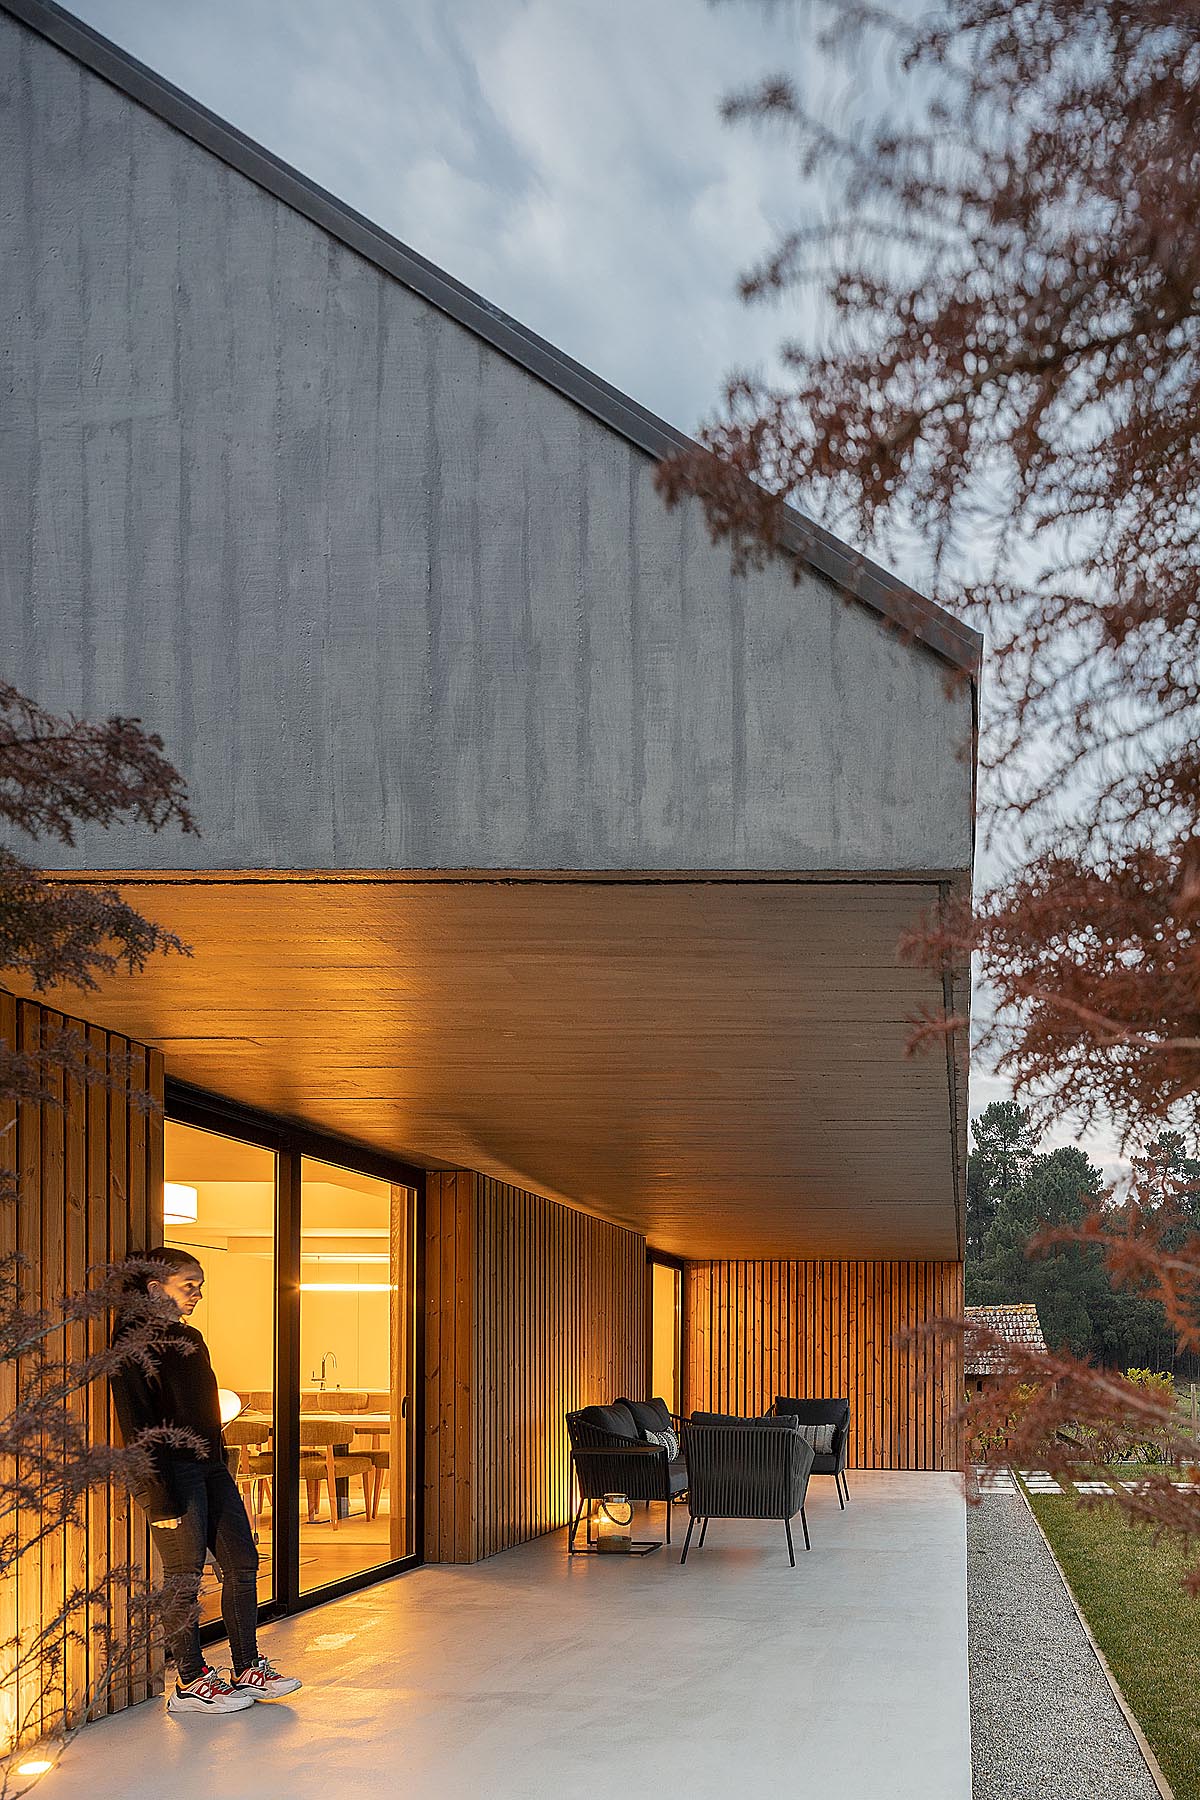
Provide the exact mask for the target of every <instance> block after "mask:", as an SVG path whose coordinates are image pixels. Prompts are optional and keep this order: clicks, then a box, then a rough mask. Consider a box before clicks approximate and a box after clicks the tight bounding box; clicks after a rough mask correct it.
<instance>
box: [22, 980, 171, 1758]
mask: <svg viewBox="0 0 1200 1800" xmlns="http://www.w3.org/2000/svg"><path fill="white" fill-rule="evenodd" d="M64 1028H67V1029H70V1030H72V1031H75V1032H78V1033H79V1034H80V1035H81V1037H82V1038H83V1039H84V1042H85V1043H86V1046H87V1053H88V1057H89V1060H90V1061H91V1063H92V1064H93V1066H94V1067H95V1068H96V1069H97V1071H98V1072H101V1073H103V1072H107V1071H109V1070H110V1069H112V1068H114V1067H123V1068H124V1069H125V1070H126V1073H125V1075H124V1077H123V1080H122V1086H121V1089H120V1091H119V1092H115V1093H110V1092H108V1091H107V1090H106V1089H105V1088H103V1087H99V1086H90V1085H85V1084H84V1083H83V1082H81V1081H79V1080H78V1079H75V1078H73V1077H72V1078H69V1079H65V1078H64V1076H63V1075H62V1073H61V1072H58V1073H53V1074H51V1076H50V1080H49V1085H50V1087H51V1089H52V1091H53V1092H54V1093H55V1094H56V1097H61V1099H62V1101H63V1105H62V1106H54V1105H51V1104H48V1103H40V1104H39V1103H34V1102H23V1103H22V1104H21V1105H20V1106H19V1107H18V1108H17V1109H16V1118H15V1122H13V1120H12V1109H11V1108H10V1109H9V1113H8V1116H7V1117H6V1118H4V1119H3V1120H0V1125H7V1124H10V1123H13V1129H11V1130H9V1131H7V1132H4V1133H3V1135H2V1136H0V1157H3V1158H5V1159H6V1166H7V1167H9V1168H15V1170H16V1172H17V1176H18V1184H19V1185H18V1197H17V1204H16V1206H15V1207H12V1206H0V1251H2V1252H9V1251H12V1250H18V1251H20V1252H21V1254H22V1255H23V1256H24V1257H25V1258H26V1262H27V1267H26V1269H25V1271H24V1277H23V1279H24V1282H25V1286H26V1293H27V1295H28V1298H29V1301H30V1303H31V1304H33V1305H35V1306H47V1307H51V1308H52V1307H53V1306H54V1305H55V1303H56V1301H57V1300H58V1298H59V1296H60V1295H61V1294H62V1293H63V1292H64V1291H73V1290H79V1289H81V1288H83V1287H84V1286H86V1284H87V1279H88V1271H89V1269H92V1268H94V1267H96V1266H98V1265H101V1264H103V1263H105V1262H108V1261H111V1260H114V1259H116V1258H118V1257H121V1256H123V1255H125V1254H126V1253H127V1252H128V1251H130V1250H136V1249H144V1248H148V1247H149V1246H150V1245H151V1244H155V1243H160V1242H161V1241H162V1227H161V1206H160V1204H159V1203H158V1202H159V1200H160V1197H161V1188H162V1166H163V1165H162V1157H163V1130H162V1096H163V1063H162V1057H161V1055H160V1054H159V1053H158V1052H157V1051H153V1050H148V1049H146V1048H145V1046H143V1045H141V1044H135V1043H133V1042H132V1041H131V1040H129V1039H127V1038H122V1037H117V1036H115V1035H113V1034H111V1033H109V1032H105V1031H102V1030H100V1029H99V1028H98V1027H95V1026H86V1025H83V1024H81V1023H80V1022H79V1021H78V1020H75V1019H69V1018H65V1017H64V1016H63V1015H62V1014H60V1013H56V1012H53V1011H51V1010H50V1009H49V1008H47V1007H43V1006H39V1005H36V1004H35V1003H33V1002H30V1001H18V1000H16V999H14V998H13V996H12V995H10V994H7V993H0V1040H2V1041H3V1042H4V1043H6V1044H8V1045H10V1046H12V1047H14V1048H16V1049H18V1050H21V1051H26V1052H32V1053H35V1054H36V1052H37V1050H38V1048H39V1046H40V1045H41V1044H42V1043H43V1042H44V1041H45V1040H46V1039H47V1037H49V1036H50V1035H51V1034H53V1033H54V1032H56V1031H59V1030H62V1029H64ZM139 1092H140V1093H142V1094H145V1095H148V1096H149V1097H150V1101H151V1103H152V1105H154V1106H155V1107H156V1108H157V1110H156V1111H154V1112H151V1113H147V1112H146V1111H145V1110H144V1109H143V1107H142V1106H141V1105H139V1103H138V1100H137V1094H138V1093H139ZM88 1329H91V1330H92V1331H93V1332H95V1333H101V1332H103V1331H104V1330H105V1329H106V1327H105V1326H104V1325H102V1324H99V1323H96V1324H93V1325H92V1326H91V1327H90V1328H89V1327H85V1326H84V1325H81V1324H80V1325H73V1326H72V1327H70V1333H69V1338H70V1341H69V1342H68V1341H67V1337H68V1333H67V1332H66V1331H63V1332H61V1333H60V1334H59V1342H60V1343H61V1347H62V1352H63V1355H64V1357H66V1356H68V1355H78V1354H80V1353H81V1352H82V1350H83V1349H84V1347H85V1332H86V1331H87V1330H88ZM96 1341H97V1343H98V1342H99V1339H98V1338H97V1340H96ZM0 1379H3V1381H4V1382H5V1386H4V1390H3V1392H0V1410H4V1411H8V1410H10V1409H11V1406H12V1403H13V1401H14V1399H15V1398H16V1389H17V1386H18V1384H19V1380H20V1373H19V1371H17V1373H16V1378H15V1379H14V1376H13V1372H12V1371H11V1370H6V1371H4V1373H3V1376H2V1377H0ZM71 1406H72V1408H73V1410H74V1412H75V1414H76V1416H86V1417H87V1419H88V1421H89V1424H90V1427H91V1431H92V1435H93V1438H94V1440H95V1441H99V1442H112V1441H119V1438H117V1437H116V1435H115V1421H114V1420H113V1418H112V1413H111V1403H110V1400H109V1396H108V1392H107V1389H106V1387H104V1386H102V1385H101V1384H93V1386H92V1388H91V1389H90V1390H89V1391H88V1392H87V1393H86V1394H80V1395H78V1396H77V1397H75V1398H74V1399H72V1401H71ZM34 1523H35V1520H33V1519H30V1520H28V1521H24V1520H19V1521H18V1528H19V1529H21V1528H24V1529H25V1530H26V1532H27V1533H28V1532H30V1531H31V1530H32V1527H33V1525H34ZM120 1565H126V1566H129V1567H132V1568H133V1569H134V1570H135V1571H136V1572H137V1574H138V1576H139V1577H141V1576H144V1575H145V1574H146V1573H147V1571H148V1570H149V1568H150V1545H149V1532H148V1528H147V1526H146V1525H145V1523H144V1521H143V1520H142V1518H141V1515H140V1514H139V1513H137V1511H136V1509H135V1508H133V1507H132V1506H131V1505H130V1502H129V1500H128V1498H127V1496H126V1495H125V1493H124V1491H123V1490H120V1489H117V1490H114V1491H112V1492H109V1491H107V1490H93V1491H92V1492H91V1493H90V1494H89V1495H88V1496H87V1498H86V1500H85V1502H84V1503H83V1505H82V1506H81V1509H80V1514H79V1518H78V1521H77V1523H75V1524H72V1525H69V1526H67V1527H66V1528H65V1529H63V1530H60V1531H58V1532H55V1533H54V1534H53V1535H52V1536H50V1537H49V1538H48V1539H46V1541H45V1542H44V1543H43V1544H42V1545H41V1546H38V1547H37V1548H34V1549H32V1550H31V1551H30V1553H29V1554H28V1555H27V1556H24V1557H22V1558H21V1559H20V1561H19V1564H18V1570H17V1579H16V1580H15V1581H14V1582H8V1583H5V1584H3V1586H2V1587H0V1640H7V1639H10V1638H12V1637H14V1636H16V1635H17V1634H22V1635H26V1636H27V1635H28V1634H29V1633H30V1632H32V1631H34V1630H36V1628H37V1626H38V1623H39V1621H40V1620H41V1619H43V1618H48V1617H51V1616H52V1615H53V1613H54V1612H55V1611H56V1610H57V1609H58V1608H59V1607H61V1606H62V1605H63V1603H64V1600H65V1599H66V1598H67V1597H68V1596H69V1595H70V1594H71V1593H73V1592H75V1591H76V1590H77V1589H81V1588H96V1587H99V1588H102V1589H103V1588H105V1587H106V1586H107V1580H108V1574H109V1571H110V1570H111V1569H112V1568H115V1567H118V1566H120ZM112 1597H113V1600H114V1611H113V1617H114V1621H115V1622H116V1624H117V1625H118V1627H119V1626H120V1624H121V1620H122V1617H123V1612H122V1608H121V1604H120V1589H119V1588H116V1587H114V1589H113V1590H112ZM79 1624H80V1626H81V1628H82V1629H81V1636H82V1638H83V1639H84V1640H85V1641H82V1642H79V1643H72V1644H70V1645H69V1646H68V1649H67V1654H66V1659H65V1662H64V1666H63V1669H62V1672H61V1675H60V1677H59V1678H58V1680H57V1681H56V1682H55V1685H54V1687H53V1689H51V1690H50V1691H43V1692H41V1693H39V1691H38V1689H39V1683H38V1681H37V1679H36V1671H35V1670H34V1669H33V1667H32V1666H31V1664H30V1662H29V1660H28V1659H26V1661H25V1662H23V1663H22V1664H20V1665H19V1669H18V1677H17V1692H16V1693H15V1694H14V1693H12V1692H9V1693H5V1694H0V1742H4V1741H11V1734H12V1732H13V1726H14V1722H15V1720H17V1719H18V1718H22V1719H24V1720H25V1721H26V1729H25V1730H24V1732H23V1734H22V1735H23V1737H25V1738H28V1739H30V1740H32V1739H35V1738H37V1737H38V1736H39V1735H40V1734H41V1733H42V1732H43V1731H45V1730H50V1729H52V1728H54V1727H55V1726H57V1725H60V1724H61V1722H62V1718H63V1713H64V1709H66V1710H68V1711H73V1710H74V1709H75V1707H76V1706H77V1704H78V1701H79V1697H80V1696H81V1695H83V1694H85V1693H86V1691H87V1690H88V1688H89V1686H90V1685H91V1684H92V1683H93V1682H94V1681H95V1679H96V1677H97V1674H98V1672H99V1668H98V1665H99V1656H98V1650H97V1647H96V1646H95V1645H93V1643H92V1640H91V1637H90V1632H89V1631H88V1627H89V1626H90V1624H91V1620H89V1619H87V1618H86V1617H85V1616H84V1615H83V1614H82V1613H81V1614H80V1617H79ZM161 1688H162V1671H161V1661H160V1659H158V1658H156V1657H152V1656H151V1655H150V1654H149V1653H148V1652H147V1651H146V1650H145V1649H144V1648H143V1649H142V1650H141V1651H139V1652H138V1653H137V1654H135V1655H128V1656H126V1657H125V1658H124V1659H123V1660H122V1661H121V1662H120V1663H119V1664H118V1665H117V1667H116V1668H115V1670H114V1671H113V1676H112V1682H111V1686H110V1689H109V1692H108V1694H107V1696H106V1697H105V1698H104V1699H103V1700H102V1701H101V1703H100V1705H99V1707H98V1708H96V1709H94V1710H96V1711H98V1712H106V1711H107V1712H117V1711H119V1710H120V1709H121V1708H122V1707H124V1706H127V1705H130V1704H131V1703H132V1702H134V1701H137V1700H142V1699H145V1698H146V1697H147V1695H149V1694H151V1693H154V1692H159V1691H161Z"/></svg>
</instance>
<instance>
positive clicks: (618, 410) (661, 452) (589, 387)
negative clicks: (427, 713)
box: [0, 0, 983, 682]
mask: <svg viewBox="0 0 1200 1800" xmlns="http://www.w3.org/2000/svg"><path fill="white" fill-rule="evenodd" d="M0 10H3V11H4V12H6V13H9V14H10V15H11V16H12V17H13V18H15V19H17V20H19V21H20V22H21V23H22V24H23V25H26V26H28V27H29V28H30V29H31V30H33V31H36V32H38V33H39V34H40V35H41V36H42V37H44V38H46V39H47V40H48V41H49V42H50V43H52V44H54V45H55V46H56V47H57V48H58V49H60V50H62V51H64V52H65V53H66V54H67V55H69V56H72V57H74V58H75V59H76V61H78V62H80V63H81V64H83V66H84V67H85V68H88V69H90V70H91V71H92V73H93V74H95V75H98V76H99V77H100V78H101V79H102V80H104V81H107V82H108V83H109V84H110V85H111V86H113V87H115V88H117V89H119V90H120V91H121V92H122V93H124V94H126V95H128V96H129V98H130V99H132V100H135V101H137V103H138V104H139V105H141V106H144V107H145V108H146V109H147V111H149V112H152V113H154V114H155V115H156V116H157V117H158V118H160V119H162V120H163V121H164V123H166V124H168V125H170V126H172V127H173V128H174V129H175V130H177V131H179V132H181V133H182V134H183V135H184V136H186V137H189V138H191V139H192V141H193V142H194V143H197V144H199V145H201V146H202V147H203V148H204V149H206V150H208V151H210V152H211V153H212V154H213V155H214V156H216V157H219V158H220V159H221V161H223V162H225V163H227V164H228V165H229V167H231V168H233V169H236V170H237V171H238V172H239V173H240V174H242V175H244V176H245V177H246V178H247V179H248V180H250V181H253V182H254V183H256V185H258V186H259V187H261V188H263V189H264V190H265V191H266V192H268V193H270V194H272V195H274V197H275V198H276V199H278V200H279V201H281V202H282V203H283V204H284V205H286V206H289V207H291V208H292V209H293V210H294V211H296V212H299V213H301V214H303V215H304V216H305V217H306V218H308V219H310V220H311V221H312V222H313V223H314V224H315V225H317V226H319V227H320V228H321V229H322V230H324V231H326V232H328V233H329V234H330V235H331V236H333V237H335V238H337V239H338V240H339V241H340V242H341V243H343V244H345V245H346V246H347V247H348V248H349V249H351V250H353V251H355V252H356V253H357V254H358V255H360V256H362V257H365V258H366V259H367V260H368V261H370V262H372V263H374V264H375V265H376V266H377V267H378V268H380V269H382V270H383V271H384V272H385V273H386V274H388V275H391V276H392V277H393V278H394V279H395V280H397V281H400V282H402V283H403V284H404V285H405V286H406V287H408V288H410V289H412V291H413V292H415V293H417V294H420V295H421V296H422V298H423V299H425V300H427V301H428V302H429V303H430V305H432V306H436V307H437V308H438V309H439V310H440V311H442V312H444V313H446V314H447V315H448V316H449V317H451V318H453V319H455V320H456V321H457V322H458V323H459V324H460V325H463V326H464V327H466V329H467V330H469V331H471V332H473V333H474V334H475V335H476V336H477V337H480V338H482V339H483V340H484V341H485V342H486V343H489V344H491V345H492V347H493V348H494V349H496V350H498V351H500V352H501V353H502V354H503V355H505V356H507V357H509V358H510V359H511V360H512V361H514V362H516V363H518V364H519V365H520V366H521V367H522V368H524V369H526V370H527V371H528V372H529V373H530V374H531V375H533V376H535V377H536V378H537V379H538V380H539V381H543V382H545V383H546V384H547V385H548V386H550V387H552V388H554V389H556V390H557V391H558V392H559V393H561V394H562V395H563V396H564V397H565V398H566V399H568V400H570V401H572V402H573V403H574V404H575V405H576V406H579V407H581V408H582V409H583V410H584V411H586V412H589V413H591V414H592V416H593V417H594V418H596V419H598V420H600V421H601V422H602V423H603V424H605V425H607V426H608V427H609V428H610V429H611V430H613V431H616V432H618V433H619V434H620V435H621V436H623V437H624V438H626V439H627V440H628V441H629V442H630V443H632V444H635V445H636V446H637V447H638V448H640V449H641V450H643V451H645V452H646V453H647V455H649V456H651V457H654V458H656V459H662V458H665V457H667V456H671V455H674V454H675V453H676V452H677V451H679V450H682V449H686V448H689V447H690V446H691V445H692V440H691V439H690V438H689V437H688V436H687V435H686V433H684V432H682V431H679V430H677V429H676V428H675V427H674V426H672V425H669V424H667V423H666V421H665V420H663V419H660V418H658V417H657V416H656V415H655V414H654V413H652V412H650V411H649V410H648V409H647V408H646V407H644V406H640V405H639V404H638V402H637V401H636V400H632V399H630V398H629V396H628V395H626V394H623V393H621V392H620V390H619V389H617V388H615V387H612V386H611V385H610V384H609V383H608V382H606V381H604V380H602V379H601V377H600V376H598V375H594V374H593V373H592V372H591V371H590V370H589V369H586V368H584V366H583V365H582V364H581V363H577V362H575V361H574V360H573V358H571V357H569V356H567V355H566V354H565V353H564V352H563V351H561V350H558V349H556V348H555V347H554V345H553V344H550V343H548V342H547V341H546V340H545V339H544V338H541V337H539V336H538V335H537V334H536V333H535V332H532V331H529V330H528V329H527V328H526V327H525V326H523V325H521V324H519V323H518V322H517V321H516V320H515V319H511V318H510V317H509V316H508V315H507V314H506V313H504V312H502V311H501V310H500V308H499V307H496V306H493V305H491V304H490V302H488V301H487V300H485V299H483V298H482V297H481V296H480V295H478V294H476V293H474V292H473V291H472V290H471V289H470V288H468V287H465V286H464V285H463V284H462V282H460V281H456V280H455V278H454V277H453V276H452V275H449V274H447V273H446V272H445V270H443V269H439V268H438V267H437V266H436V264H434V263H431V262H429V261H428V260H427V259H426V258H425V257H423V256H420V255H419V254H418V253H417V252H416V251H415V250H411V249H409V248H408V246H407V245H405V244H402V243H401V242H400V241H399V239H397V238H394V237H392V236H390V235H389V233H387V232H386V231H384V230H382V229H381V227H380V226H378V225H375V224H373V223H372V222H371V220H370V219H368V218H365V217H364V216H363V214H361V213H358V212H355V210H354V209H353V207H350V206H347V205H346V204H345V203H344V202H343V201H341V200H339V199H338V198H337V197H336V196H335V195H333V194H330V193H328V192H327V191H326V190H325V189H324V188H321V187H319V186H318V185H317V184H316V183H315V182H313V181H310V180H309V179H308V178H307V176H304V175H301V174H300V173H299V172H298V171H297V170H295V169H293V168H292V167H290V165H289V164H287V163H285V162H283V161H281V159H280V158H279V157H277V156H274V155H273V154H272V153H271V152H270V151H269V150H266V149H264V148H263V146H262V145H261V144H258V143H256V142H255V141H254V140H253V139H252V138H249V137H247V136H246V135H245V133H244V132H241V131H239V130H238V129H237V127H236V126H233V125H229V124H227V123H226V122H225V121H224V120H223V119H220V118H218V117H217V115H216V114H215V113H212V112H210V111H209V110H208V108H207V107H205V106H202V105H201V104H200V102H199V101H197V100H193V99H192V98H191V97H190V96H189V95H187V94H185V93H184V92H183V91H182V90H181V89H180V88H177V87H174V86H173V85H172V84H171V83H170V82H169V81H166V80H164V79H163V77H162V76H160V75H157V74H155V72H154V71H153V70H152V69H150V68H147V66H146V65H145V64H144V63H140V62H138V61H137V60H136V58H134V57H132V56H129V55H128V54H127V53H126V52H125V51H123V50H121V49H119V48H118V46H117V45H115V44H113V43H112V42H111V41H110V40H109V39H107V38H105V37H102V36H101V35H100V34H99V33H98V32H96V31H94V30H93V29H92V28H91V26H89V25H85V24H84V23H83V21H82V20H81V19H77V18H76V17H75V16H74V15H73V14H72V13H69V12H66V11H65V10H64V9H63V8H62V7H59V6H56V5H54V4H52V0H0ZM789 513H790V517H789V519H788V522H787V524H786V525H785V528H784V532H783V536H782V544H783V547H784V549H785V550H787V551H788V552H789V553H791V554H792V555H794V556H798V557H800V558H801V559H802V560H803V561H804V562H805V563H806V564H807V565H808V566H809V567H811V568H812V569H814V570H815V571H816V572H817V573H818V574H821V575H823V576H825V577H826V578H827V579H828V580H830V581H832V582H833V583H834V584H835V585H836V586H837V587H838V588H839V589H841V590H842V591H843V592H844V593H846V594H849V595H851V596H852V597H853V598H854V599H856V600H858V601H860V602H861V603H862V604H863V605H865V606H867V607H869V608H870V609H871V610H872V611H873V612H875V613H877V614H879V615H880V616H881V617H883V618H884V619H885V620H886V621H887V622H888V623H889V625H891V626H892V627H893V628H895V629H896V630H898V632H900V633H901V634H902V635H903V636H905V637H907V638H911V639H913V640H915V641H917V642H920V643H921V644H923V645H924V646H926V648H928V649H929V650H932V651H933V652H934V654H935V655H937V656H939V657H940V658H942V659H943V660H944V661H945V662H947V663H949V664H950V665H951V666H952V667H954V668H955V669H957V670H959V671H961V672H962V673H964V674H965V675H966V676H968V677H969V678H970V679H971V681H972V682H975V681H976V680H977V678H978V674H979V669H980V665H981V660H982V652H983V639H982V636H981V635H980V633H979V632H977V631H975V630H973V629H972V628H971V627H970V626H968V625H964V624H963V623H962V622H961V620H959V619H956V618H955V617H954V616H953V614H951V613H948V612H946V611H945V610H944V609H943V608H942V607H940V606H938V605H936V604H935V603H934V602H933V601H932V600H929V599H927V598H925V596H924V595H922V594H919V593H918V592H917V591H916V590H915V589H914V588H910V587H908V586H907V585H906V584H905V583H904V582H902V581H900V580H898V579H897V577H896V576H894V575H891V574H889V573H888V571H887V570H886V569H884V568H882V567H880V565H878V564H877V563H874V562H872V561H871V560H870V559H869V558H867V557H865V556H863V555H861V554H859V553H858V552H856V551H854V550H852V549H851V548H850V547H849V546H848V545H846V544H843V543H842V542H841V541H840V540H839V539H838V538H836V537H834V536H833V534H832V533H831V532H829V531H827V530H825V528H824V527H823V526H821V525H818V524H816V523H815V522H813V521H811V520H808V519H806V518H804V517H803V515H801V514H800V513H799V512H795V511H794V510H793V509H789Z"/></svg>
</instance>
